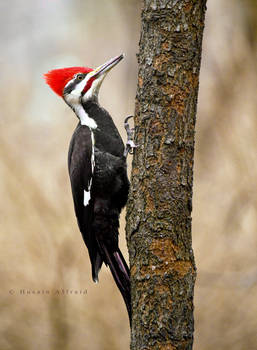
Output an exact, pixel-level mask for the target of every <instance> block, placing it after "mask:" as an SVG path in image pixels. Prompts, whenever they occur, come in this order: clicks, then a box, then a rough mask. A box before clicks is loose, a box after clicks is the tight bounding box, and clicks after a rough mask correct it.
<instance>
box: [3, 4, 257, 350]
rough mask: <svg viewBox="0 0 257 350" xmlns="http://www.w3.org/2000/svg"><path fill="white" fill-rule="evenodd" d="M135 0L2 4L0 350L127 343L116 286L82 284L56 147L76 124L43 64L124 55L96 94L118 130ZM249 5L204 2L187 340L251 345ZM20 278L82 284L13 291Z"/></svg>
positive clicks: (130, 100)
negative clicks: (194, 270)
mask: <svg viewBox="0 0 257 350" xmlns="http://www.w3.org/2000/svg"><path fill="white" fill-rule="evenodd" d="M140 6H141V4H140V2H139V1H127V2H124V1H121V0H105V1H95V0H87V1H81V0H74V1H72V2H71V1H67V0H55V1H52V0H45V1H42V0H27V1H26V4H24V3H23V2H20V1H18V0H13V1H12V2H11V8H10V3H9V2H4V1H2V2H1V4H0V16H1V21H0V29H1V40H0V48H1V57H0V62H1V68H2V69H1V74H0V81H1V84H0V96H1V114H0V157H1V161H0V176H1V182H0V190H1V204H0V222H1V228H0V240H1V248H2V250H1V255H0V256H1V257H0V276H1V289H0V307H1V321H0V329H1V337H0V349H1V350H2V349H3V350H14V349H15V350H16V349H19V350H23V349H24V350H34V349H35V348H36V349H38V350H41V349H42V350H45V349H54V350H58V349H65V347H66V348H67V349H72V348H74V349H78V350H82V349H83V350H84V349H90V350H100V349H101V350H110V349H112V350H116V349H117V350H118V349H119V350H120V349H126V348H129V329H128V321H127V315H126V310H125V307H124V305H123V303H122V300H121V298H120V295H119V293H118V291H116V288H115V286H114V284H113V282H112V279H111V276H109V274H108V273H107V272H106V270H103V271H102V272H101V275H100V283H99V284H98V285H95V284H93V283H92V282H91V278H90V268H89V262H88V256H87V252H86V249H85V247H84V246H83V243H82V240H81V236H80V233H79V231H78V229H77V226H76V221H75V217H74V214H73V208H72V199H71V193H70V189H69V182H68V181H69V180H68V172H67V164H66V163H67V160H66V157H67V148H68V143H69V139H70V134H71V130H73V129H74V126H75V124H76V122H77V121H76V119H75V118H74V117H73V116H72V115H71V114H70V111H69V109H68V107H66V106H65V105H64V104H63V102H62V101H61V99H60V101H59V102H58V100H57V99H56V96H54V95H53V94H51V93H50V92H49V89H48V88H47V86H45V83H44V81H43V79H42V74H43V73H45V72H46V71H47V70H49V69H52V68H55V67H65V66H72V65H83V64H85V65H88V66H93V67H95V66H98V65H99V64H101V63H102V62H104V61H105V59H108V58H109V57H113V56H114V55H116V54H119V53H121V52H125V53H126V60H124V61H123V63H121V64H120V65H119V67H117V68H116V69H115V70H113V72H112V73H111V75H110V76H109V77H108V78H107V79H106V81H105V82H104V84H103V87H102V90H101V96H100V99H101V104H102V105H103V106H104V107H106V109H107V110H109V111H110V113H111V115H112V116H113V117H114V119H115V122H116V123H117V125H118V126H120V131H121V132H122V133H123V135H125V133H124V132H123V125H122V124H123V120H124V116H126V115H129V114H133V111H134V99H135V94H136V82H137V62H136V57H135V54H136V52H137V51H138V41H139V34H140V10H141V8H140ZM256 10H257V5H256V1H254V0H252V1H250V0H247V1H245V2H243V1H240V0H215V1H211V0H210V1H209V3H208V11H207V17H206V29H205V37H204V43H203V56H202V67H201V77H200V81H201V84H200V91H199V103H198V117H197V118H198V120H197V130H196V154H195V156H196V158H195V176H194V181H195V183H194V197H193V247H194V252H195V256H196V263H197V266H198V278H197V281H196V289H195V328H196V331H195V348H196V349H198V350H206V349H208V350H214V349H215V350H216V349H217V348H218V349H219V350H228V349H233V350H245V349H247V350H255V348H256V342H257V339H256V329H257V319H256V310H255V305H256V297H257V271H256V249H255V247H256V245H257V237H256V231H257V220H256V215H257V196H256V190H255V188H256V176H257V161H256V147H257V139H256V130H257V119H256V115H257V101H256V88H257V74H256V53H257V52H256V50H257V48H256V23H257V15H256ZM123 227H124V225H123V226H122V229H123ZM122 236H123V237H124V234H123V233H122V232H121V237H122ZM123 247H124V249H123V250H125V241H124V239H123ZM24 288H25V289H28V290H33V289H36V290H37V289H38V290H44V289H49V290H51V291H52V290H53V291H54V290H56V289H58V288H59V289H60V288H66V289H78V290H80V289H82V290H84V289H87V294H86V295H84V296H79V295H77V296H76V295H73V296H72V295H67V296H58V295H54V294H50V295H42V294H39V295H28V296H24V295H20V294H19V290H20V289H24ZM11 289H13V290H14V291H15V294H9V291H10V290H11ZM110 300H112V303H110ZM63 337H64V338H63Z"/></svg>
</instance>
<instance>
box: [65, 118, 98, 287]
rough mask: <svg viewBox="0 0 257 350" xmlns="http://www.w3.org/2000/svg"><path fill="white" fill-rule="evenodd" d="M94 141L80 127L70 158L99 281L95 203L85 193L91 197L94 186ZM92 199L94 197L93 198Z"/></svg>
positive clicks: (73, 185)
mask: <svg viewBox="0 0 257 350" xmlns="http://www.w3.org/2000/svg"><path fill="white" fill-rule="evenodd" d="M91 160H92V139H91V130H90V129H89V128H88V127H87V126H85V125H80V124H79V125H78V126H77V128H76V130H75V131H74V134H73V136H72V139H71V143H70V148H69V157H68V166H69V175H70V181H71V189H72V196H73V201H74V209H75V213H76V217H77V221H78V225H79V229H80V232H81V233H82V236H83V239H84V242H85V244H86V246H87V248H88V252H89V257H90V260H91V265H92V276H93V279H94V281H95V280H97V272H98V271H99V269H100V267H101V265H102V259H101V257H100V255H99V252H98V249H97V242H96V239H95V236H94V234H93V233H92V221H93V214H94V202H93V199H92V198H90V200H89V202H88V204H87V201H86V203H85V192H86V193H87V196H90V190H91V184H92V161H91ZM91 197H92V196H91Z"/></svg>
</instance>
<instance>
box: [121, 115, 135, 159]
mask: <svg viewBox="0 0 257 350" xmlns="http://www.w3.org/2000/svg"><path fill="white" fill-rule="evenodd" d="M130 118H133V115H130V116H128V117H127V118H126V119H125V120H124V128H125V130H126V132H127V138H128V139H127V142H126V147H125V150H124V157H127V155H128V153H129V154H133V153H134V149H135V148H136V147H137V145H136V144H135V142H134V140H133V138H134V131H135V128H130V126H129V123H128V121H129V119H130Z"/></svg>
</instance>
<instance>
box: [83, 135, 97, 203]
mask: <svg viewBox="0 0 257 350" xmlns="http://www.w3.org/2000/svg"><path fill="white" fill-rule="evenodd" d="M90 131H91V142H92V152H91V167H92V177H93V173H94V169H95V137H94V132H93V131H92V129H91V128H90ZM92 177H91V179H90V181H89V184H88V191H86V190H84V206H85V207H86V206H87V205H88V203H89V201H90V198H91V196H90V190H91V186H92Z"/></svg>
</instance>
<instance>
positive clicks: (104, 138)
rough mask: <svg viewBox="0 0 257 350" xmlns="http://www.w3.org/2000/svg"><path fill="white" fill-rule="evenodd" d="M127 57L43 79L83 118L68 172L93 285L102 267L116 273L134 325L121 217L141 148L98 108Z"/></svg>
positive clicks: (49, 74)
mask: <svg viewBox="0 0 257 350" xmlns="http://www.w3.org/2000/svg"><path fill="white" fill-rule="evenodd" d="M123 57H124V54H121V55H119V56H115V57H114V58H112V59H110V60H108V61H107V62H106V63H104V64H102V65H100V66H99V67H97V68H96V69H92V68H88V67H83V66H82V67H68V68H59V69H53V70H50V71H48V72H47V73H46V74H44V78H45V80H46V83H47V84H48V85H49V86H50V88H51V89H52V90H53V91H54V92H55V93H56V94H57V95H58V96H60V97H62V98H63V100H64V102H65V103H66V104H67V105H68V106H69V107H70V108H71V109H72V110H73V112H74V114H75V115H76V117H77V118H78V124H77V127H76V128H75V130H74V133H73V135H72V138H71V141H70V146H69V152H68V170H69V177H70V183H71V190H72V196H73V202H74V210H75V214H76V217H77V222H78V227H79V230H80V232H81V234H82V237H83V240H84V242H85V244H86V246H87V249H88V252H89V258H90V262H91V268H92V279H93V281H94V282H98V274H99V271H100V269H101V266H102V264H103V263H105V264H106V265H107V266H108V267H109V268H110V270H111V273H112V276H113V278H114V281H115V282H116V285H117V287H118V288H119V290H120V292H121V294H122V297H123V299H124V302H125V305H126V308H127V312H128V316H129V320H130V323H131V295H130V271H129V267H128V265H127V263H126V261H125V259H124V257H123V255H122V253H121V251H120V249H119V245H118V235H119V232H118V229H119V216H120V212H121V210H122V208H123V207H124V206H125V205H126V202H127V199H128V193H129V186H130V183H129V180H128V176H127V155H128V153H132V152H133V148H135V147H136V145H135V144H134V141H133V136H132V135H133V129H132V128H131V129H130V127H129V123H128V120H129V118H131V116H129V117H127V118H126V119H125V122H124V123H125V129H126V131H127V136H128V141H127V143H126V145H125V146H124V143H123V141H122V138H121V136H120V134H119V132H118V129H117V127H116V126H115V124H114V121H113V119H112V117H111V116H110V114H109V113H108V112H107V111H106V110H105V109H104V108H103V107H102V106H100V104H99V100H98V95H99V89H100V87H101V84H102V82H103V80H104V78H105V77H106V75H107V74H108V72H109V71H110V70H111V69H112V68H113V67H114V66H116V65H117V64H118V63H119V62H120V61H121V60H122V59H123Z"/></svg>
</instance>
